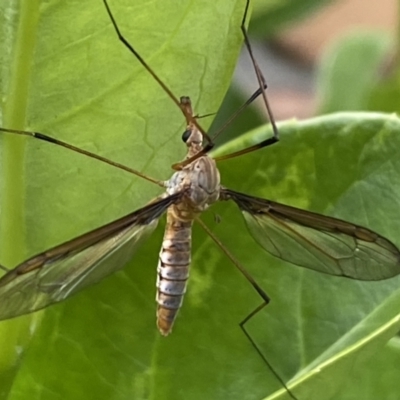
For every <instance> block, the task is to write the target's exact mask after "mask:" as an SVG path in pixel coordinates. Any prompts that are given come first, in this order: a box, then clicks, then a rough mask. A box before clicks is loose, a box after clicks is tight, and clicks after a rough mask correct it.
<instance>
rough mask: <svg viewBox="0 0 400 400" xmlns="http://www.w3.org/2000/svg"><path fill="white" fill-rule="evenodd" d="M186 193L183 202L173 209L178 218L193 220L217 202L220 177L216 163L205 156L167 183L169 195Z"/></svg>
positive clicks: (176, 174)
mask: <svg viewBox="0 0 400 400" xmlns="http://www.w3.org/2000/svg"><path fill="white" fill-rule="evenodd" d="M182 191H183V192H185V196H184V197H183V199H182V201H181V202H179V203H178V204H176V205H175V206H174V207H173V208H174V209H175V211H176V214H177V217H178V218H180V219H183V220H192V219H193V218H194V217H196V216H197V215H198V214H200V213H201V212H202V211H204V210H205V209H207V208H208V207H209V206H210V205H211V204H212V203H214V202H216V201H217V200H218V198H219V193H220V176H219V171H218V169H217V167H216V165H215V161H214V160H213V159H212V158H210V157H208V156H203V157H200V158H198V159H197V160H195V161H193V162H192V163H191V164H189V165H187V166H186V167H184V168H183V169H182V170H181V171H178V172H175V174H174V175H172V177H171V179H170V180H169V181H167V193H168V194H170V195H171V194H174V193H178V192H182Z"/></svg>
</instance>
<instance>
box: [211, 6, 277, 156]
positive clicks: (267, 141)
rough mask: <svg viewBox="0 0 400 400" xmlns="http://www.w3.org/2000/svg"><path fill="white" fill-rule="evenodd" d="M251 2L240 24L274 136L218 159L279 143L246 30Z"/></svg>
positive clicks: (263, 83) (263, 79) (259, 71)
mask: <svg viewBox="0 0 400 400" xmlns="http://www.w3.org/2000/svg"><path fill="white" fill-rule="evenodd" d="M249 4H250V0H247V2H246V8H245V11H244V14H243V19H242V24H241V26H240V29H241V30H242V33H243V37H244V43H245V46H246V48H247V51H248V52H249V55H250V58H251V62H252V64H253V67H254V71H255V73H256V76H257V81H258V84H259V86H260V90H261V93H262V97H263V100H264V104H265V108H266V110H267V113H268V118H269V121H270V123H271V126H272V132H273V136H272V137H270V138H268V139H265V140H263V141H262V142H260V143H257V144H255V145H253V146H250V147H248V148H246V149H243V150H239V151H235V152H234V153H231V154H227V155H226V156H221V157H218V158H216V159H215V160H216V161H221V160H227V159H229V158H234V157H237V156H240V155H242V154H246V153H250V152H252V151H255V150H258V149H262V148H263V147H267V146H270V145H272V144H274V143H277V142H278V141H279V131H278V128H277V126H276V123H275V119H274V116H273V114H272V110H271V107H270V105H269V102H268V99H267V95H266V91H265V89H266V83H265V78H264V75H263V73H262V72H261V69H260V67H259V66H258V64H257V61H256V59H255V57H254V54H253V49H252V48H251V45H250V41H249V36H248V34H247V30H246V20H247V14H248V10H249Z"/></svg>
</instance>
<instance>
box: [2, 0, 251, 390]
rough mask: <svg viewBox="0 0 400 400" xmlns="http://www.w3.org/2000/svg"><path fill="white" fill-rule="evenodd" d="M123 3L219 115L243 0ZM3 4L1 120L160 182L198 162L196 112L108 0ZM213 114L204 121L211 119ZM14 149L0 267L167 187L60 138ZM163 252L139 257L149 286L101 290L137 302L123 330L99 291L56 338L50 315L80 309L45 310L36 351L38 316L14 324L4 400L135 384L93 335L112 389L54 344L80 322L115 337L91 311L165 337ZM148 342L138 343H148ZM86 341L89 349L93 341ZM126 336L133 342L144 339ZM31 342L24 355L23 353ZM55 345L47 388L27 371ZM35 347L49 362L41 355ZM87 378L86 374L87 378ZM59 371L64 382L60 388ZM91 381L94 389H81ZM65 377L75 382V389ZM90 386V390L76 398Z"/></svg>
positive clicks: (186, 85) (173, 71)
mask: <svg viewBox="0 0 400 400" xmlns="http://www.w3.org/2000/svg"><path fill="white" fill-rule="evenodd" d="M110 6H111V8H112V10H113V12H114V14H115V17H116V19H117V21H118V23H119V25H120V28H121V30H122V31H123V32H124V34H125V35H126V36H127V38H128V40H129V41H130V42H131V43H132V44H133V45H134V46H135V48H136V49H137V50H138V51H139V52H140V54H141V55H142V56H143V57H144V58H145V60H146V61H147V62H148V63H149V64H150V65H151V66H152V68H153V69H154V70H155V71H156V72H157V73H158V74H159V75H160V77H161V79H162V80H163V81H164V82H166V84H167V85H169V86H170V88H171V90H172V91H173V92H174V93H176V96H180V95H190V96H191V97H192V100H193V103H194V106H195V109H196V111H197V112H199V113H201V114H207V113H212V112H215V111H216V110H218V108H219V105H220V103H221V100H222V98H223V96H224V94H225V92H226V90H227V87H228V84H229V82H230V79H231V75H232V71H233V68H234V65H235V63H236V58H237V54H238V52H239V47H240V43H241V41H242V36H241V32H240V29H239V27H240V21H241V18H242V14H243V10H244V3H243V1H236V2H229V4H227V3H226V2H224V1H213V2H210V1H197V2H195V3H193V2H186V1H180V2H177V1H174V2H165V1H154V2H152V3H151V4H149V2H148V1H141V2H139V1H136V2H131V1H127V0H110ZM0 11H1V12H0V18H1V21H0V24H1V27H2V29H1V30H0V31H1V35H2V36H1V41H0V46H1V54H2V57H1V66H2V75H1V76H2V78H1V80H0V86H1V89H0V90H1V98H2V102H1V114H0V116H1V120H0V125H1V126H3V127H9V128H21V129H22V128H23V129H33V130H36V131H40V132H44V133H46V134H49V135H52V136H54V137H57V138H58V139H62V140H66V141H68V142H70V143H73V144H75V145H78V146H81V147H84V148H85V149H88V150H90V151H94V152H96V153H99V154H101V155H103V156H106V157H109V158H110V159H113V160H115V161H118V162H121V163H124V164H126V165H129V166H132V167H134V168H136V169H139V170H142V171H145V172H146V173H148V174H150V175H152V176H154V177H156V178H158V179H167V178H168V177H169V175H170V174H171V170H170V165H171V163H172V162H176V161H179V160H180V159H182V157H183V156H184V146H182V142H181V139H180V137H181V133H182V131H183V130H184V118H183V117H182V115H181V113H180V111H179V110H178V109H177V107H176V106H174V105H173V104H172V102H171V101H170V99H168V97H167V95H166V94H165V93H164V92H163V91H162V90H161V88H160V87H159V86H158V85H157V83H155V81H154V79H153V78H152V77H151V76H150V75H149V74H148V73H147V72H146V71H144V69H143V67H142V66H141V65H140V64H139V63H138V61H137V60H136V59H135V58H134V57H133V55H132V54H130V53H129V51H128V50H127V49H126V48H125V47H124V46H123V45H122V44H121V43H120V42H119V41H118V39H117V36H116V34H115V32H114V30H113V28H112V26H111V23H110V20H109V18H108V17H107V14H106V11H105V8H104V5H103V3H102V1H101V0H90V1H85V2H81V1H68V2H61V1H55V0H53V1H31V0H29V1H28V0H21V1H7V0H1V1H0ZM209 122H211V121H209V120H202V123H203V124H204V125H205V126H207V124H209ZM0 149H1V150H0V152H1V153H0V154H1V166H2V167H1V168H2V171H3V173H2V175H1V178H0V179H1V191H0V193H1V214H0V217H1V223H0V246H1V256H0V263H1V264H3V265H6V266H7V267H12V266H14V265H16V264H17V263H18V262H20V261H22V260H23V259H25V258H26V257H28V256H29V255H32V254H34V253H36V252H39V251H43V250H44V249H46V248H48V247H50V246H53V245H55V244H57V243H60V242H62V241H64V240H66V239H69V238H71V237H73V236H76V235H77V234H80V233H83V232H85V231H87V230H89V229H91V228H94V227H96V226H99V225H101V224H104V223H106V222H109V221H110V220H112V219H115V218H117V217H119V216H121V215H124V214H126V213H128V212H129V211H132V210H134V209H136V208H139V207H140V206H142V205H144V204H145V203H146V202H147V201H149V200H150V199H151V198H152V197H153V196H154V195H156V194H158V193H159V188H157V187H156V186H155V185H151V184H149V183H146V182H143V181H141V180H139V179H137V178H135V177H133V176H131V175H129V174H127V173H124V172H121V171H118V170H115V169H114V168H112V167H109V166H107V165H103V164H101V163H99V162H96V161H94V160H91V159H86V158H85V157H83V156H81V155H79V154H74V153H72V152H68V151H66V150H65V149H61V148H57V147H56V146H53V145H50V144H48V143H41V142H38V141H35V140H32V139H21V138H16V137H14V136H13V135H8V134H1V136H0ZM157 251H158V250H154V249H152V252H151V253H149V252H148V251H147V252H145V253H143V254H146V255H145V256H144V259H143V258H142V259H140V258H139V259H138V261H139V262H138V264H136V265H138V266H139V265H140V267H141V268H140V271H141V272H142V273H143V272H145V274H147V273H150V274H151V277H150V278H149V279H148V280H147V284H148V286H147V287H144V286H141V283H140V280H139V281H135V282H134V281H131V280H130V279H127V278H126V277H125V278H122V276H120V277H119V278H117V281H114V282H110V283H108V284H107V285H106V288H103V289H100V292H101V293H104V294H105V293H108V294H109V295H110V294H111V298H108V299H107V300H104V299H102V298H101V297H100V298H99V302H100V303H103V304H105V303H104V302H110V307H111V308H112V309H113V310H114V311H115V310H117V308H119V307H120V305H122V304H125V303H126V305H127V306H128V309H126V310H125V312H127V313H128V314H129V315H130V317H129V320H130V322H129V323H128V324H126V323H125V322H126V321H125V322H124V324H123V329H122V330H121V325H119V324H118V323H117V321H114V319H112V321H113V322H111V321H110V322H111V323H109V321H108V319H107V318H108V317H107V315H104V314H103V313H102V312H99V311H98V309H97V306H96V304H97V305H98V301H97V296H95V297H96V299H94V298H93V297H92V296H93V295H91V294H90V293H89V294H83V297H81V298H80V299H79V298H78V299H77V301H78V303H76V304H79V307H78V308H79V309H80V310H81V311H83V313H82V314H80V316H79V317H78V318H77V317H76V316H75V317H73V323H72V324H69V327H68V329H67V330H66V331H65V330H63V329H62V330H60V331H58V329H57V328H56V326H55V325H57V324H55V325H54V324H53V327H52V328H51V330H50V332H49V334H46V329H47V327H48V326H49V325H47V323H46V321H47V320H48V319H47V318H52V317H53V318H54V317H55V318H56V319H59V318H63V317H61V316H62V315H67V316H69V315H73V312H72V311H71V309H69V306H68V305H66V309H65V310H64V307H63V306H61V307H59V308H55V311H54V312H52V311H50V315H51V316H52V317H45V318H44V320H43V325H42V326H41V328H40V330H38V331H37V332H35V333H34V334H33V336H32V343H31V346H30V347H29V350H28V349H26V348H24V347H25V346H26V344H27V341H28V340H27V339H28V337H30V336H31V334H30V333H29V332H31V333H33V331H35V328H34V326H33V325H32V322H31V321H32V320H31V317H26V318H18V319H16V320H14V321H10V322H9V323H2V324H1V328H0V329H1V332H0V335H1V341H2V345H1V352H0V353H1V354H0V360H1V361H0V367H1V376H0V392H1V395H2V398H18V397H19V396H22V397H25V395H24V388H27V389H28V390H29V392H30V393H31V394H30V395H29V396H30V397H32V398H35V397H36V398H37V397H40V396H43V393H42V392H43V391H48V392H47V393H48V396H49V397H52V394H51V391H52V390H53V389H54V388H55V387H56V386H57V387H58V389H54V390H56V391H58V392H59V393H60V395H63V397H65V398H80V397H82V398H87V397H93V396H96V393H97V394H98V396H97V397H98V398H102V396H103V398H110V397H111V394H113V395H114V394H115V393H122V392H123V390H122V389H121V388H118V387H117V386H115V388H113V386H114V385H116V380H119V379H120V377H122V375H121V373H120V371H123V370H124V367H123V364H124V361H121V360H118V357H116V358H115V363H113V362H111V361H110V360H109V357H108V355H107V354H105V353H103V349H101V348H98V347H96V346H94V345H93V343H95V342H96V339H95V338H94V337H92V338H91V340H90V341H89V343H90V344H89V345H88V349H89V352H90V351H94V353H95V354H97V356H96V357H99V359H101V360H102V361H101V364H102V365H103V366H104V367H105V368H106V369H107V371H105V370H103V371H101V372H100V371H98V372H96V368H95V366H96V365H97V364H98V362H97V361H96V357H94V355H93V356H91V355H90V354H89V353H88V354H87V355H86V356H84V358H85V359H86V360H89V359H91V363H93V364H92V368H93V375H94V376H98V374H99V375H103V376H104V377H105V379H104V381H103V383H102V384H100V383H99V382H97V383H96V379H95V380H93V379H91V373H90V372H89V371H87V370H86V371H84V369H81V368H85V361H84V360H82V359H80V358H81V356H82V355H83V353H82V354H80V351H72V352H70V350H69V349H67V348H65V351H66V352H67V353H68V354H69V355H70V356H71V357H69V359H68V360H67V359H66V357H65V354H63V352H58V351H57V350H56V349H55V348H54V347H53V344H52V343H51V342H52V341H53V339H55V336H54V335H56V336H57V331H58V332H59V333H60V334H61V335H62V336H63V338H68V337H69V333H68V330H69V329H73V330H74V331H80V332H81V334H82V335H83V337H87V338H89V337H90V335H89V331H92V330H93V332H97V333H99V334H101V333H102V332H103V329H102V328H100V327H99V325H97V326H96V324H93V325H92V326H91V327H89V325H88V321H85V319H86V318H87V316H88V315H92V316H93V317H96V318H97V319H96V321H97V324H100V325H102V324H106V325H113V326H114V328H115V331H114V332H115V333H118V335H119V336H120V337H121V338H124V337H126V339H128V338H131V336H130V332H131V328H132V326H138V325H140V324H136V323H134V321H132V318H133V316H134V317H135V318H138V315H137V313H138V312H139V313H144V312H146V314H148V317H149V318H148V319H147V322H146V325H145V326H146V327H148V328H151V332H152V336H154V338H155V339H156V340H157V341H158V340H160V338H159V337H158V334H157V332H156V330H155V322H154V309H153V308H154V307H153V305H154V304H153V297H154V278H155V276H154V275H155V266H156V260H157ZM149 254H153V256H152V257H149ZM121 278H122V280H123V281H125V284H127V285H128V288H126V289H127V290H124V293H125V294H124V296H127V295H129V294H132V293H131V292H132V286H130V285H134V286H136V285H138V286H137V291H139V292H142V291H143V293H145V292H146V291H147V290H148V293H146V295H145V296H144V297H143V300H145V303H146V304H147V305H148V306H145V307H144V308H143V305H141V302H140V301H139V302H136V304H134V301H133V302H132V301H131V300H128V299H127V298H126V297H125V299H122V298H120V300H117V296H116V294H118V293H119V292H120V291H121V288H119V287H118V286H119V283H118V281H119V280H120V279H121ZM108 285H110V286H108ZM107 287H109V289H107ZM135 291H136V289H135ZM93 300H94V303H93V304H92V301H93ZM120 302H122V303H120ZM85 303H86V304H85ZM131 305H133V306H134V309H132V308H131ZM111 308H110V309H109V310H108V311H106V314H107V313H108V312H109V311H110V310H111ZM138 310H139V311H138ZM149 310H150V312H149V313H148V311H149ZM120 311H121V312H123V313H124V311H123V310H122V309H120ZM102 314H103V315H102ZM35 322H36V323H37V322H38V321H35ZM114 322H115V324H114ZM103 333H104V332H103ZM106 336H107V335H106ZM106 336H105V337H106ZM138 337H139V338H140V337H143V339H144V341H146V340H147V339H146V337H147V338H148V335H147V334H144V333H141V334H139V336H138ZM52 338H53V339H52ZM108 340H111V336H109V339H108ZM108 340H107V341H108ZM141 340H142V339H140V341H141ZM79 341H80V340H79ZM112 341H113V342H115V345H116V346H117V347H118V346H120V345H121V346H124V344H123V343H121V344H118V340H115V338H114V339H113V340H112ZM123 341H125V339H123V340H122V342H123ZM140 341H139V340H137V341H136V340H135V342H136V343H137V344H139V342H140ZM83 342H84V340H83V341H82V342H81V345H82V346H85V344H84V343H83ZM39 343H41V344H39ZM126 343H127V344H128V346H129V347H131V344H132V343H131V342H130V340H128V342H126ZM43 345H45V347H44V348H43V347H42V346H43ZM21 346H22V347H21ZM111 347H112V346H111ZM135 347H136V345H135V346H132V347H131V350H134V349H135ZM90 349H91V350H90ZM143 349H145V347H143ZM21 350H24V351H22V353H21ZM47 350H48V351H50V353H49V354H52V356H51V357H50V358H51V359H52V360H53V361H51V360H50V359H49V358H48V359H47V361H46V364H45V365H43V366H42V368H39V370H40V371H41V372H40V373H42V374H43V380H42V379H39V378H38V377H36V378H37V379H38V380H36V378H35V381H36V383H35V384H34V385H32V384H31V382H29V379H28V378H27V377H28V376H32V372H33V371H34V370H36V371H38V369H37V368H38V364H37V363H38V362H39V363H41V362H42V361H44V360H45V358H43V355H44V353H43V352H45V353H46V351H47ZM106 352H107V351H106ZM35 353H36V354H40V356H39V357H35V356H34V354H35ZM21 354H22V356H21ZM101 354H102V355H101ZM144 354H145V358H146V360H145V361H143V365H146V364H147V367H150V364H149V361H150V360H151V359H152V358H153V355H152V352H148V351H145V352H144ZM114 356H116V354H115V355H114ZM114 356H113V357H114ZM32 357H33V358H32ZM86 357H89V358H86ZM122 358H124V359H125V360H128V359H129V364H134V362H133V360H132V359H131V358H130V356H128V359H127V358H126V356H125V355H124V354H123V357H122ZM41 360H42V361H41ZM137 360H140V357H139V356H138V358H137ZM138 362H139V361H138ZM72 365H73V366H74V367H73V368H72ZM147 367H146V368H147ZM64 368H68V369H69V370H70V371H71V372H73V373H74V375H75V374H76V375H75V378H74V379H68V381H69V382H68V384H66V382H67V381H66V380H65V379H64V378H63V377H62V375H63V369H64ZM146 368H145V369H146ZM79 372H81V373H82V374H81V378H79V379H78V378H77V377H78V373H79ZM110 374H111V375H110ZM125 376H126V381H125V382H124V383H123V384H124V385H126V390H127V393H129V392H130V391H131V389H132V387H134V386H135V385H134V383H133V381H132V379H131V378H128V376H131V375H130V373H129V371H128V373H127V375H125ZM46 379H50V380H52V382H53V383H54V385H55V386H54V387H53V389H52V384H49V382H45V381H46ZM80 379H83V380H84V382H86V384H81V383H82V382H80V381H79V380H80ZM135 379H136V381H137V382H139V381H140V380H142V379H144V378H143V376H139V375H138V376H137V377H136V378H135ZM62 382H65V390H64V389H62V388H61V386H62V385H63V384H61V383H62ZM121 384H122V382H121ZM143 385H144V386H143V387H144V389H143V390H145V386H146V385H145V383H143ZM33 386H34V387H33ZM95 388H97V389H96V390H95ZM77 392H79V395H74V396H73V395H72V393H77Z"/></svg>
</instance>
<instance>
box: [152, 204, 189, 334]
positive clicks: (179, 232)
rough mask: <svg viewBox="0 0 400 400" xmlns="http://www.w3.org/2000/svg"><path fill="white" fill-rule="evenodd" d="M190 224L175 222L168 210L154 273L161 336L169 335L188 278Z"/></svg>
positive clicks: (171, 212)
mask: <svg viewBox="0 0 400 400" xmlns="http://www.w3.org/2000/svg"><path fill="white" fill-rule="evenodd" d="M191 233H192V221H181V220H179V219H177V218H176V216H175V213H174V210H173V207H172V208H170V209H168V212H167V224H166V227H165V233H164V240H163V243H162V247H161V251H160V258H159V262H158V267H157V272H158V277H157V297H156V300H157V303H158V307H157V326H158V329H159V330H160V332H161V333H162V334H163V335H165V336H166V335H168V334H169V333H170V332H171V329H172V325H173V323H174V321H175V318H176V315H177V313H178V310H179V308H180V307H181V304H182V300H183V295H184V294H185V291H186V282H187V280H188V277H189V265H190V249H191V240H192V238H191Z"/></svg>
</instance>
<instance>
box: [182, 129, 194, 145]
mask: <svg viewBox="0 0 400 400" xmlns="http://www.w3.org/2000/svg"><path fill="white" fill-rule="evenodd" d="M191 134H192V131H191V130H190V129H188V130H186V131H185V132H183V134H182V140H183V141H184V142H185V143H186V142H187V141H188V139H189V138H190V135H191Z"/></svg>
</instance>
